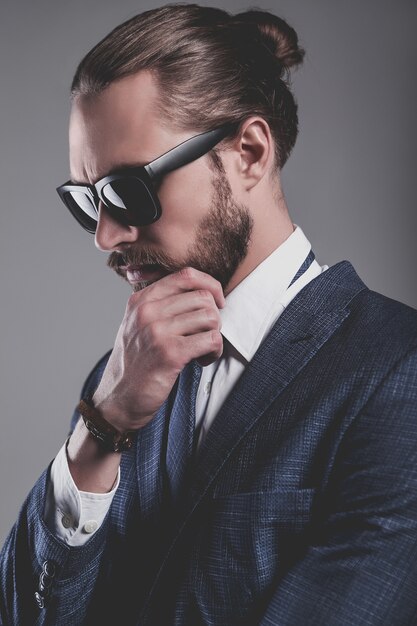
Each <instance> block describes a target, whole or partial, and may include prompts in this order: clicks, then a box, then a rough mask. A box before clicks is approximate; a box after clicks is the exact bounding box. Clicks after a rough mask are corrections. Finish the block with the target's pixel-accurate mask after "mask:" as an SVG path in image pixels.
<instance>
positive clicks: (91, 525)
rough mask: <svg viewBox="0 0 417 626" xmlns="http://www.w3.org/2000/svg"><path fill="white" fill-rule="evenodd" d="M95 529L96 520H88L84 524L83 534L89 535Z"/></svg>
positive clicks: (96, 525)
mask: <svg viewBox="0 0 417 626" xmlns="http://www.w3.org/2000/svg"><path fill="white" fill-rule="evenodd" d="M97 527H98V524H97V522H96V520H95V519H90V520H88V522H86V523H85V524H84V527H83V530H84V532H85V533H87V534H88V535H90V534H91V533H93V532H94V531H95V530H97Z"/></svg>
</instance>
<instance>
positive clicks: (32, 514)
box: [0, 352, 110, 626]
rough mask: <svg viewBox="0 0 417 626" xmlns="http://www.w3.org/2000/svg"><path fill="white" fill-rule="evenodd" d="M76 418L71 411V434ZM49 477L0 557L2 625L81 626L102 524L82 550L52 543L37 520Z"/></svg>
mask: <svg viewBox="0 0 417 626" xmlns="http://www.w3.org/2000/svg"><path fill="white" fill-rule="evenodd" d="M109 356H110V352H108V353H107V354H106V355H105V356H104V357H103V358H102V359H100V361H99V362H98V363H97V364H96V366H95V367H94V368H93V370H92V371H91V373H90V375H89V376H88V378H87V380H86V382H85V384H84V386H83V389H82V391H81V397H83V396H84V395H85V394H86V393H88V392H91V391H92V390H94V389H95V387H96V386H97V385H98V382H99V380H100V378H101V375H102V373H103V371H104V368H105V365H106V363H107V360H108V357H109ZM78 417H79V416H78V413H77V412H74V415H73V418H72V424H71V430H72V428H73V427H74V425H75V423H76V421H77V419H78ZM49 473H50V466H49V467H48V468H47V469H46V470H45V471H44V472H43V474H42V475H41V476H40V478H39V480H38V481H37V482H36V484H35V485H34V487H33V489H32V490H31V492H30V493H29V495H28V497H27V499H26V501H25V502H24V504H23V506H22V508H21V511H20V514H19V517H18V519H17V521H16V523H15V525H14V526H13V528H12V530H11V532H10V533H9V536H8V537H7V539H6V542H5V544H4V546H3V548H2V550H1V553H0V582H1V591H0V624H1V625H4V626H6V625H7V626H9V625H12V624H13V626H27V625H28V624H36V625H39V626H41V625H46V624H48V625H49V624H51V625H52V624H54V625H55V624H60V626H64V625H66V624H68V625H70V624H71V626H74V625H75V624H81V623H82V621H83V616H84V615H85V613H86V611H87V608H88V604H89V600H90V598H91V594H92V593H93V590H94V586H95V583H96V580H97V577H98V572H99V568H100V562H101V559H102V555H103V552H104V549H105V545H106V537H107V533H108V523H107V521H108V520H107V518H106V519H105V521H104V523H103V524H102V526H101V527H100V528H99V529H98V530H97V532H96V533H95V534H94V535H93V536H92V537H91V539H90V540H89V541H88V542H87V543H86V544H85V545H84V546H82V547H76V548H71V547H70V546H68V545H66V544H65V543H64V542H62V541H60V540H59V539H57V538H56V537H55V536H54V535H53V534H52V533H51V532H50V531H49V530H48V528H47V527H46V525H45V523H44V520H43V516H44V508H45V499H46V493H47V487H48V478H49ZM74 599H76V601H74Z"/></svg>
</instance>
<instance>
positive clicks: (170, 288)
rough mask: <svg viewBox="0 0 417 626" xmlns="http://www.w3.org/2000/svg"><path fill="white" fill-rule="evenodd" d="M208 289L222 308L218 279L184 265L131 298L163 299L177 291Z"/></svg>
mask: <svg viewBox="0 0 417 626" xmlns="http://www.w3.org/2000/svg"><path fill="white" fill-rule="evenodd" d="M198 290H201V291H208V292H210V293H211V294H212V296H213V298H214V301H215V303H216V305H217V307H218V308H220V309H221V308H223V307H224V305H225V303H226V301H225V298H224V294H223V289H222V286H221V284H220V282H219V281H218V280H216V279H215V278H213V276H210V275H209V274H206V273H205V272H201V271H200V270H197V269H195V268H194V267H185V268H184V269H182V270H180V271H179V272H175V273H174V274H168V276H164V277H163V278H160V279H159V280H158V281H156V282H155V283H152V284H151V285H149V286H148V287H146V289H144V290H143V291H142V292H137V293H135V294H132V296H131V298H137V297H139V298H141V299H142V300H143V301H147V302H150V301H153V300H163V299H165V298H168V297H169V296H173V295H176V294H179V293H184V292H188V291H189V292H192V291H198Z"/></svg>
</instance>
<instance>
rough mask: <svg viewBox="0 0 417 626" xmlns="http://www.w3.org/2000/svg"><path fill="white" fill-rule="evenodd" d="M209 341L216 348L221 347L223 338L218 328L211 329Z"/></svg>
mask: <svg viewBox="0 0 417 626" xmlns="http://www.w3.org/2000/svg"><path fill="white" fill-rule="evenodd" d="M211 342H212V344H213V346H214V347H215V348H216V349H217V348H221V347H222V345H223V338H222V335H221V333H220V331H218V330H212V331H211Z"/></svg>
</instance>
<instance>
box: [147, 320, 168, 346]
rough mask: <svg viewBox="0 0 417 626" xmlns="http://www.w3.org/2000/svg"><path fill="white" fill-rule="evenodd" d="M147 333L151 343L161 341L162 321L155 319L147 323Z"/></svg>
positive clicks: (159, 342) (160, 342)
mask: <svg viewBox="0 0 417 626" xmlns="http://www.w3.org/2000/svg"><path fill="white" fill-rule="evenodd" d="M148 333H149V336H150V338H151V341H152V343H153V344H162V343H163V334H164V333H163V323H162V322H161V321H160V320H155V321H153V322H151V323H150V324H149V326H148Z"/></svg>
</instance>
